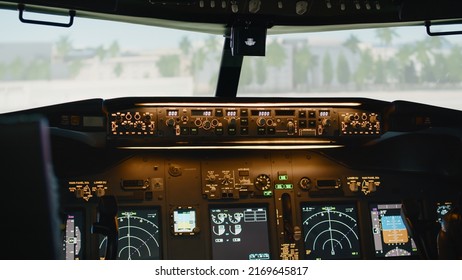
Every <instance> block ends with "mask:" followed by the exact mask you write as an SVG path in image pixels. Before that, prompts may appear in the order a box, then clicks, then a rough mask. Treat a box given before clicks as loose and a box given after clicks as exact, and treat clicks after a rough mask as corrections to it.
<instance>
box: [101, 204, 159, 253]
mask: <svg viewBox="0 0 462 280" xmlns="http://www.w3.org/2000/svg"><path fill="white" fill-rule="evenodd" d="M159 216H160V211H159V209H157V208H124V207H121V208H119V212H118V213H117V223H118V227H119V240H118V244H117V247H118V252H117V259H118V260H159V259H160V258H161V241H162V239H161V237H160V220H159ZM106 244H107V238H106V237H104V238H101V239H100V243H99V251H100V256H102V257H103V256H104V255H105V251H106Z"/></svg>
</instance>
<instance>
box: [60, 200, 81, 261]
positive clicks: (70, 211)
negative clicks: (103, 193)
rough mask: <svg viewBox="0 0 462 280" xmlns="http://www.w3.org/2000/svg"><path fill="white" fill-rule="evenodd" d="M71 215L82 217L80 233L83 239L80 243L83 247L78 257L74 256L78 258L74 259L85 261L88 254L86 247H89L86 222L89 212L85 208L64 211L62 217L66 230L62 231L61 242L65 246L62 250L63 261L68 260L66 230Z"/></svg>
mask: <svg viewBox="0 0 462 280" xmlns="http://www.w3.org/2000/svg"><path fill="white" fill-rule="evenodd" d="M71 214H74V215H80V216H81V219H82V220H81V221H80V223H79V224H80V226H81V228H80V233H81V237H80V242H81V246H80V252H79V253H78V254H77V255H76V254H74V256H77V258H76V257H74V258H73V260H78V259H83V258H84V257H85V252H86V250H85V249H86V246H87V226H86V223H85V221H86V220H87V217H86V215H87V212H86V211H85V208H81V207H73V208H66V209H64V210H63V211H62V217H63V221H64V222H65V226H64V229H63V230H62V231H61V241H62V246H63V248H62V249H63V250H62V255H61V258H62V259H63V260H68V259H66V248H65V246H66V244H65V242H66V241H65V236H66V230H67V220H68V215H71Z"/></svg>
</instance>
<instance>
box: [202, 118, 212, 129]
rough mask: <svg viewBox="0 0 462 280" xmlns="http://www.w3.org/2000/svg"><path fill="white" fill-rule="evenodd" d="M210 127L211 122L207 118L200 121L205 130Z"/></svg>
mask: <svg viewBox="0 0 462 280" xmlns="http://www.w3.org/2000/svg"><path fill="white" fill-rule="evenodd" d="M211 127H212V123H211V122H210V121H209V120H205V121H204V122H203V123H202V128H203V129H205V130H209V129H210V128H211Z"/></svg>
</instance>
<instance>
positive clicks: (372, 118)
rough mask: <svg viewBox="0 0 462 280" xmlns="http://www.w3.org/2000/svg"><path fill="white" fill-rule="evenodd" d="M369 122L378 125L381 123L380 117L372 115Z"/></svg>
mask: <svg viewBox="0 0 462 280" xmlns="http://www.w3.org/2000/svg"><path fill="white" fill-rule="evenodd" d="M369 121H370V122H371V123H376V122H378V121H379V116H377V115H371V117H370V118H369Z"/></svg>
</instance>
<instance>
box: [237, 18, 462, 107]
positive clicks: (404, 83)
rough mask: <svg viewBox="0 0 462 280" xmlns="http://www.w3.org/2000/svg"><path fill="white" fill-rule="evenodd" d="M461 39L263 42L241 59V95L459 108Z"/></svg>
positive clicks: (328, 36) (372, 35) (370, 35)
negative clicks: (259, 50) (262, 50)
mask: <svg viewBox="0 0 462 280" xmlns="http://www.w3.org/2000/svg"><path fill="white" fill-rule="evenodd" d="M461 68H462V37H461V36H446V37H430V36H428V35H427V34H426V33H425V28H424V27H423V26H422V27H399V28H380V29H363V30H348V31H335V32H324V33H307V34H293V35H284V36H274V37H273V36H268V38H267V48H266V56H265V57H247V58H246V61H245V62H244V64H243V68H242V76H241V83H240V87H239V95H240V96H256V95H261V96H274V97H276V96H277V97H302V96H304V97H306V96H310V97H366V98H373V99H380V100H385V101H394V100H407V101H414V102H419V103H427V104H432V105H436V106H442V107H448V108H455V109H462V98H461V93H460V90H461V88H462V71H461V70H462V69H461Z"/></svg>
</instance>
